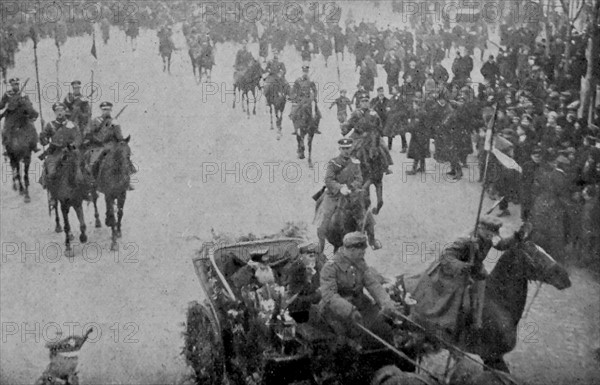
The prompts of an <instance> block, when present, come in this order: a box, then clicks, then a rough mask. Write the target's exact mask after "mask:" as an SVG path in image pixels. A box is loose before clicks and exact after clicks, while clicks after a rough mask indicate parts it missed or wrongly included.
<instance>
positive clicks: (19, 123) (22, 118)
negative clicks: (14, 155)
mask: <svg viewBox="0 0 600 385" xmlns="http://www.w3.org/2000/svg"><path fill="white" fill-rule="evenodd" d="M9 83H10V87H11V89H10V90H8V91H6V92H5V93H4V95H2V99H0V110H1V109H3V108H4V107H6V109H5V110H4V111H3V112H2V113H1V114H0V120H1V119H2V118H4V126H3V128H2V143H4V145H5V146H6V143H7V141H8V138H7V135H8V133H9V132H11V131H12V130H15V129H17V128H20V129H23V130H27V138H28V139H29V148H30V149H31V151H33V152H38V151H39V150H40V149H39V148H38V146H37V141H38V134H37V132H36V130H35V127H34V126H33V124H32V123H31V122H32V121H33V120H35V119H37V117H38V112H37V111H35V110H34V109H33V106H32V104H31V101H30V100H29V97H28V96H27V95H22V94H21V87H20V81H19V78H12V79H10V80H9ZM5 155H6V154H5Z"/></svg>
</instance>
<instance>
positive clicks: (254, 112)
mask: <svg viewBox="0 0 600 385" xmlns="http://www.w3.org/2000/svg"><path fill="white" fill-rule="evenodd" d="M252 99H253V100H254V106H253V107H252V115H256V88H255V89H253V90H252Z"/></svg>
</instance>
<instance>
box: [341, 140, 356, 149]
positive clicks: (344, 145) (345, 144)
mask: <svg viewBox="0 0 600 385" xmlns="http://www.w3.org/2000/svg"><path fill="white" fill-rule="evenodd" d="M338 144H339V145H340V147H341V148H351V147H352V145H353V144H354V140H352V139H350V138H342V139H340V140H338Z"/></svg>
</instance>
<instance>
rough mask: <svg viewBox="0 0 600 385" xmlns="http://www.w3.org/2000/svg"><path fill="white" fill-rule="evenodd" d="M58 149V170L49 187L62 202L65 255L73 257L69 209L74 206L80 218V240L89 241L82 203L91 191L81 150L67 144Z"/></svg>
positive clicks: (58, 200) (53, 194)
mask: <svg viewBox="0 0 600 385" xmlns="http://www.w3.org/2000/svg"><path fill="white" fill-rule="evenodd" d="M57 151H59V157H58V159H59V160H58V162H57V165H56V172H55V175H54V177H53V178H51V179H50V180H48V182H47V188H48V191H49V192H50V195H51V196H52V197H53V198H54V199H56V200H57V202H59V203H60V209H61V212H62V216H63V223H64V230H65V247H66V249H65V256H67V257H69V258H72V257H73V255H74V253H73V249H72V248H71V239H73V235H72V234H71V225H70V223H69V209H70V208H71V207H73V208H74V209H75V213H76V214H77V219H79V229H80V230H81V234H80V235H79V241H80V242H81V243H85V242H87V235H86V234H85V231H86V225H85V219H84V217H83V207H82V203H83V200H84V199H85V198H86V197H87V196H88V193H89V192H90V186H89V184H88V183H86V181H85V179H84V178H83V159H82V156H81V154H80V152H79V150H76V149H73V148H71V147H70V146H67V147H64V148H62V149H60V150H57ZM57 223H58V221H57Z"/></svg>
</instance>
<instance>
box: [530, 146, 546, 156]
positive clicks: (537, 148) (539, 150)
mask: <svg viewBox="0 0 600 385" xmlns="http://www.w3.org/2000/svg"><path fill="white" fill-rule="evenodd" d="M543 152H544V150H543V149H542V148H541V147H540V146H535V147H534V148H533V150H531V155H542V153H543Z"/></svg>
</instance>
